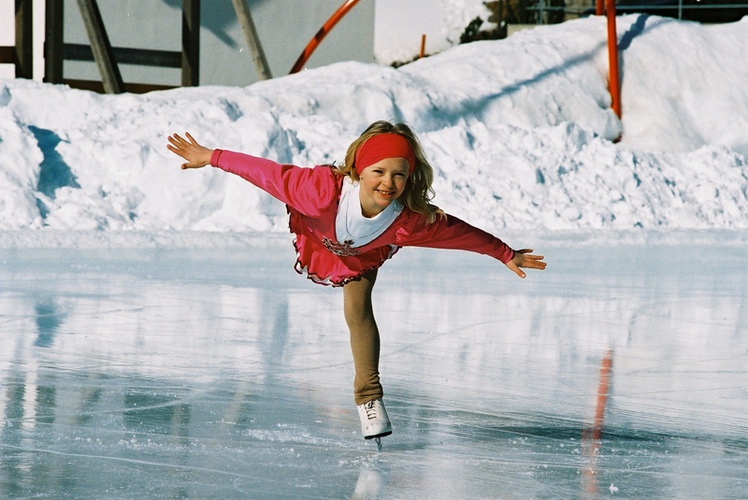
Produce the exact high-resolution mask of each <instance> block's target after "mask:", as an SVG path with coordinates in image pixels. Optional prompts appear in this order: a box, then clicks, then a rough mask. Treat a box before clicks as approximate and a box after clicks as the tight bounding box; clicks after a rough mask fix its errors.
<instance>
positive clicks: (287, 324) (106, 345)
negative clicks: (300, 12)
mask: <svg viewBox="0 0 748 500" xmlns="http://www.w3.org/2000/svg"><path fill="white" fill-rule="evenodd" d="M517 239H518V240H523V241H521V243H524V244H526V243H528V242H527V241H526V240H527V239H528V238H527V235H524V237H521V238H517ZM510 243H513V241H510ZM745 243H746V236H745V235H742V234H741V235H736V234H735V233H724V234H722V233H715V234H704V233H692V234H688V233H684V234H679V235H666V236H663V235H657V234H642V235H639V236H633V237H632V236H630V235H629V236H627V237H620V236H619V235H617V234H616V233H610V235H609V236H607V237H595V238H582V237H579V236H570V237H569V238H566V239H564V238H563V237H554V238H546V239H543V238H541V239H538V240H534V242H533V243H532V246H534V247H535V250H536V251H537V252H538V253H543V254H545V255H546V259H547V261H548V269H547V270H546V271H545V272H542V273H540V272H528V278H527V279H526V280H524V281H522V280H520V279H518V278H516V277H515V276H514V275H513V274H511V273H510V272H509V271H507V270H506V269H505V268H504V266H502V265H501V264H500V263H498V262H496V261H493V260H491V259H489V258H487V257H482V256H476V255H470V254H465V253H458V252H453V251H435V250H420V249H407V248H406V249H403V250H401V251H400V253H399V254H398V255H396V256H395V258H394V259H393V260H392V261H390V262H388V263H386V264H385V266H384V267H383V268H382V270H381V272H380V274H379V279H378V283H377V287H376V289H375V297H374V301H375V311H376V314H377V319H378V322H379V326H380V330H381V332H382V337H383V349H382V362H381V371H382V380H383V383H384V386H385V391H386V396H385V402H386V404H387V407H388V410H389V413H390V417H391V418H392V420H393V426H394V434H393V435H392V436H390V437H388V438H385V439H384V445H383V449H382V451H381V452H379V451H377V447H376V445H375V444H374V443H373V442H367V441H364V440H363V439H362V438H361V433H360V429H359V423H358V416H357V413H356V410H355V407H354V405H353V402H352V393H351V384H352V376H353V373H352V362H351V355H350V350H349V345H348V341H347V330H346V328H345V324H344V321H343V316H342V294H341V292H340V290H338V289H331V288H326V287H322V286H318V285H314V284H312V283H311V282H308V281H307V280H305V279H304V278H302V277H300V276H298V275H297V274H296V273H295V272H294V271H293V270H292V262H293V253H292V248H291V245H290V237H288V236H286V235H283V237H282V238H279V239H278V240H277V241H276V240H275V239H273V240H272V241H271V242H269V243H266V244H261V245H257V246H253V247H247V248H230V249H226V250H217V249H202V250H185V249H177V248H170V249H164V248H161V249H159V248H150V249H130V250H125V249H103V248H100V249H91V250H81V249H10V250H8V249H6V250H0V264H1V267H0V338H1V339H2V349H0V436H1V437H0V453H1V454H2V462H1V464H0V497H2V498H590V499H592V498H607V497H620V498H711V499H716V498H745V497H746V496H747V495H748V252H746V250H745V249H746V245H745Z"/></svg>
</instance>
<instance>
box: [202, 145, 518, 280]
mask: <svg viewBox="0 0 748 500" xmlns="http://www.w3.org/2000/svg"><path fill="white" fill-rule="evenodd" d="M210 164H211V165H212V166H214V167H218V168H220V169H221V170H224V171H226V172H230V173H232V174H236V175H238V176H240V177H242V178H243V179H246V180H247V181H249V182H251V183H252V184H254V185H255V186H257V187H259V188H260V189H262V190H264V191H266V192H267V193H269V194H270V195H272V196H273V197H275V198H277V199H278V200H280V201H282V202H283V203H285V204H286V206H287V208H288V212H289V228H290V230H291V232H292V233H294V234H295V236H296V239H295V241H294V246H295V247H296V253H297V260H296V265H295V266H294V267H295V269H296V271H297V272H299V273H300V274H306V275H307V276H308V278H309V279H311V280H313V281H314V282H316V283H320V284H325V285H333V286H342V285H345V284H346V283H348V282H349V281H353V280H356V279H359V278H360V277H361V275H363V274H364V273H366V272H367V271H369V270H372V269H376V268H378V267H380V266H381V265H382V264H384V262H385V261H386V260H387V259H389V258H390V257H392V256H393V255H394V254H395V252H397V250H398V249H400V247H404V246H416V247H429V248H446V249H454V250H467V251H471V252H476V253H481V254H485V255H489V256H491V257H494V258H495V259H498V260H500V261H501V262H503V263H506V262H508V261H509V260H511V259H512V257H513V256H514V251H513V250H512V249H511V248H509V246H507V245H506V244H505V243H504V242H503V241H501V240H500V239H498V238H496V237H495V236H493V235H491V234H489V233H487V232H485V231H483V230H481V229H478V228H476V227H474V226H471V225H470V224H468V223H466V222H463V221H462V220H460V219H458V218H457V217H454V216H451V215H448V214H447V215H446V216H445V217H437V219H436V221H435V222H433V223H431V224H429V223H428V222H426V220H425V218H424V217H423V216H422V215H421V214H418V213H416V212H413V211H412V210H410V209H408V208H407V207H404V208H403V211H402V212H401V213H400V215H398V216H397V218H396V219H395V220H394V221H393V222H392V224H391V225H390V226H389V227H388V228H387V229H386V230H385V231H384V233H382V234H381V235H380V236H378V237H377V238H375V239H374V240H373V241H371V242H370V243H367V244H365V245H363V246H359V247H353V246H351V244H350V242H345V241H343V242H340V241H338V240H337V237H336V233H335V218H336V216H337V212H338V202H339V200H340V193H341V189H342V183H343V176H341V175H339V174H336V173H335V172H334V171H333V169H332V168H331V167H330V166H329V165H318V166H316V167H313V168H307V167H298V166H294V165H281V164H279V163H276V162H274V161H272V160H268V159H265V158H259V157H256V156H251V155H247V154H243V153H236V152H232V151H225V150H220V149H216V150H215V151H214V152H213V155H212V157H211V160H210Z"/></svg>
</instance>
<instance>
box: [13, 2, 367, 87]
mask: <svg viewBox="0 0 748 500" xmlns="http://www.w3.org/2000/svg"><path fill="white" fill-rule="evenodd" d="M0 2H2V3H3V4H6V3H11V4H12V3H13V0H0ZM34 3H35V5H34V16H35V22H36V23H38V22H39V21H40V20H41V21H42V22H43V16H44V14H43V8H42V9H39V8H38V7H39V6H38V5H37V3H39V4H40V5H41V6H42V7H43V5H44V0H34ZM98 5H99V9H100V11H101V16H102V18H103V20H104V25H105V27H106V30H107V34H108V36H109V40H110V42H111V44H112V46H114V47H129V48H143V49H159V50H172V51H179V50H181V30H182V15H181V11H182V0H98ZM247 5H248V6H249V8H250V11H251V12H252V17H253V19H254V22H255V26H256V28H257V32H258V34H259V37H260V41H261V43H262V45H263V49H264V52H265V55H266V57H267V60H268V64H269V66H270V70H271V72H272V74H273V76H274V77H275V76H282V75H286V74H288V72H289V70H290V69H291V67H292V66H293V64H294V62H295V61H296V59H297V58H298V56H299V54H301V52H302V50H303V49H304V47H305V46H306V44H307V43H308V42H309V40H310V39H311V38H312V37H313V36H314V35H315V33H316V32H317V30H318V29H319V28H320V27H321V26H322V25H323V24H324V22H325V21H326V20H327V19H328V18H329V17H330V16H331V15H332V13H333V12H335V11H336V10H337V9H338V8H339V7H340V6H341V5H342V2H341V0H247ZM8 7H11V6H8ZM11 9H12V7H11ZM11 12H12V10H11ZM200 17H201V31H200V85H232V86H243V85H249V84H251V83H253V82H255V81H257V80H258V79H259V78H258V76H257V74H256V72H255V69H254V64H253V62H252V57H251V54H250V53H249V49H248V48H247V46H246V42H245V39H244V34H243V32H242V30H241V27H240V26H239V23H238V21H237V19H236V13H235V11H234V7H233V4H232V2H231V0H202V3H201V16H200ZM40 18H41V19H40ZM64 30H65V33H64V39H65V43H81V44H88V37H87V35H86V30H85V27H84V25H83V21H82V19H81V15H80V11H79V10H78V3H77V1H76V0H65V15H64ZM35 57H37V56H36V55H35ZM344 60H357V61H364V62H373V61H374V1H367V0H363V1H361V2H359V3H358V4H357V5H356V6H355V7H354V8H353V9H352V10H351V11H350V12H349V13H348V14H347V15H346V16H345V17H344V18H343V19H342V20H341V21H340V22H339V23H338V24H337V25H336V26H335V29H333V30H332V32H331V33H330V34H329V35H328V36H327V37H326V38H325V39H324V41H323V42H322V43H321V44H320V45H319V47H318V49H317V50H316V51H315V52H314V54H313V55H312V57H311V58H310V60H309V62H308V63H307V66H306V67H308V68H313V67H318V66H323V65H326V64H330V63H333V62H337V61H344ZM35 66H36V65H35ZM120 72H121V73H122V78H123V80H124V81H125V82H128V83H151V84H162V85H179V84H180V82H181V70H180V69H177V68H152V67H143V66H132V65H121V66H120ZM63 75H64V77H65V78H70V79H84V80H101V77H100V75H99V73H98V70H97V68H96V65H95V64H94V63H92V62H91V63H88V62H79V61H65V63H64V68H63Z"/></svg>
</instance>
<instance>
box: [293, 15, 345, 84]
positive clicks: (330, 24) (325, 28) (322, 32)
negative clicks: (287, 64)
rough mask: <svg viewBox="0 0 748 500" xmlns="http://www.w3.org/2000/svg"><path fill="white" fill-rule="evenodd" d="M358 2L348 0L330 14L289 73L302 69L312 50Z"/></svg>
mask: <svg viewBox="0 0 748 500" xmlns="http://www.w3.org/2000/svg"><path fill="white" fill-rule="evenodd" d="M358 2H359V0H346V1H345V2H343V5H341V6H340V7H339V8H338V10H336V11H335V13H334V14H333V15H332V16H330V19H328V20H327V21H326V22H325V24H323V25H322V27H321V28H320V29H319V31H317V34H316V35H314V37H313V38H312V39H311V40H309V43H308V44H307V45H306V47H305V48H304V51H303V52H302V53H301V55H300V56H299V58H298V59H297V60H296V63H295V64H294V65H293V68H291V72H290V73H289V75H292V74H294V73H298V72H299V71H301V69H302V68H303V67H304V65H305V64H306V62H307V61H308V60H309V57H311V55H312V52H314V51H315V49H316V48H317V46H318V45H319V44H320V42H321V41H322V39H323V38H325V37H326V36H327V34H328V33H329V32H330V31H331V30H332V29H333V28H334V27H335V25H336V24H338V21H340V19H341V18H342V17H343V16H345V15H346V14H347V13H348V11H349V10H351V9H352V8H353V7H354V6H355V5H356V4H357V3H358Z"/></svg>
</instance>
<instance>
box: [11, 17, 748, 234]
mask: <svg viewBox="0 0 748 500" xmlns="http://www.w3.org/2000/svg"><path fill="white" fill-rule="evenodd" d="M618 31H619V44H620V47H621V55H620V62H621V68H622V104H623V118H622V119H621V120H619V119H618V118H617V117H616V116H615V114H614V113H613V112H612V110H611V109H610V96H609V94H608V90H607V51H606V44H605V40H606V33H605V21H604V19H598V18H587V19H580V20H577V21H572V22H567V23H564V24H562V25H554V26H545V27H538V28H534V29H532V30H527V31H524V32H520V33H518V34H516V35H513V36H512V37H510V38H508V39H506V40H502V41H490V42H477V43H473V44H468V45H462V46H457V47H454V48H452V49H450V50H447V51H444V52H443V53H440V54H437V55H434V56H431V57H428V58H424V59H422V60H419V61H416V62H415V63H412V64H409V65H406V66H403V67H401V68H399V69H393V68H390V67H387V66H381V65H376V64H363V63H357V62H343V63H338V64H334V65H331V66H328V67H324V68H319V69H314V70H307V71H304V72H302V73H300V74H297V75H292V76H288V77H283V78H277V79H274V80H271V81H267V82H261V83H257V84H254V85H251V86H249V87H246V88H233V87H200V88H182V89H175V90H170V91H163V92H154V93H150V94H146V95H131V94H125V95H117V96H111V95H109V96H105V95H97V94H92V93H89V92H85V91H79V90H72V89H69V88H67V87H65V86H59V85H49V84H43V83H39V82H35V81H25V80H4V81H2V82H1V83H0V117H1V118H2V119H1V120H0V189H2V191H3V193H4V196H3V199H2V201H1V202H0V230H1V231H3V233H2V234H3V238H2V241H3V243H0V245H4V246H6V247H8V246H16V245H32V246H45V245H49V246H58V245H60V244H63V245H68V246H75V245H77V244H79V242H80V241H81V235H83V234H90V233H91V232H93V233H94V234H95V235H96V236H95V237H90V236H87V237H84V238H83V240H85V241H88V242H89V243H92V241H91V240H92V239H97V240H99V241H102V242H106V243H105V244H125V245H127V241H139V240H140V239H143V238H144V239H146V240H148V241H153V240H154V239H158V238H162V239H167V240H168V239H169V238H175V239H176V240H178V241H183V240H185V238H187V236H185V235H194V239H193V241H194V242H196V244H197V242H198V241H204V240H206V239H209V238H207V237H205V234H206V233H208V234H212V233H220V234H222V235H223V236H222V237H221V238H219V240H220V241H223V240H224V239H225V238H229V239H231V238H236V237H237V236H231V235H235V234H242V235H248V234H251V235H258V234H269V233H282V232H285V231H286V230H287V229H286V228H287V223H286V218H285V209H284V207H283V206H282V205H281V204H280V203H278V202H276V201H275V200H272V199H270V198H269V197H268V196H267V195H266V194H264V193H261V192H258V191H257V190H256V189H254V188H251V187H249V186H247V185H246V183H245V182H244V181H241V180H240V179H238V178H233V177H232V176H229V175H226V174H225V173H223V172H220V171H216V170H213V169H203V170H201V171H197V172H194V171H193V172H183V171H181V170H180V169H179V168H178V165H179V163H180V161H179V159H178V158H177V157H175V156H173V155H172V154H171V153H169V152H168V151H167V150H166V148H165V144H166V137H167V135H169V134H170V133H172V132H183V131H186V130H189V131H190V132H192V133H193V135H195V136H196V137H197V138H198V140H200V141H201V142H202V143H203V144H205V145H207V146H210V147H221V148H224V149H234V150H240V151H244V152H248V153H251V154H256V155H260V156H267V157H269V158H272V159H274V160H277V161H280V162H288V163H294V164H298V165H303V166H312V165H315V164H319V163H328V162H334V161H337V162H341V161H342V160H343V156H344V152H345V149H346V148H347V146H348V144H349V143H350V141H352V140H353V139H354V138H355V137H357V136H358V134H359V133H360V132H361V131H362V130H363V129H364V128H365V127H366V125H368V124H369V123H370V122H372V121H374V120H378V119H390V120H397V121H405V122H407V123H409V124H410V125H412V126H413V127H414V129H415V130H416V131H417V132H418V133H419V136H420V138H421V140H422V142H423V144H424V146H425V149H426V152H427V155H428V157H429V159H430V161H431V162H432V164H433V165H434V167H435V169H436V174H437V175H436V181H435V185H434V188H435V190H436V193H437V198H436V200H435V201H436V203H437V204H438V205H439V206H441V207H442V208H444V209H445V210H447V211H448V212H450V213H454V214H455V215H458V216H460V217H462V218H464V219H466V220H468V221H469V222H471V223H473V224H475V225H478V226H480V227H482V228H484V229H486V230H488V231H491V232H493V233H496V234H499V235H500V234H502V233H503V232H526V231H535V232H538V233H554V232H560V231H565V232H568V231H571V232H588V233H589V232H594V231H598V230H617V231H621V230H623V231H637V230H640V229H658V230H712V229H718V230H744V229H746V228H748V203H747V202H748V169H747V168H746V155H748V87H746V86H745V85H744V82H745V81H748V66H747V65H745V64H743V58H744V57H743V54H742V53H741V47H744V46H745V45H746V43H747V42H748V20H746V19H744V20H743V21H741V22H738V23H733V24H724V25H713V26H702V25H700V24H696V23H689V22H679V21H676V20H672V19H665V18H659V17H655V16H640V15H630V16H623V17H620V18H619V19H618ZM684 53H687V54H688V57H687V58H684V57H682V56H681V55H682V54H684ZM619 136H620V138H621V140H620V142H617V143H616V142H615V140H616V139H617V138H618V137H619ZM65 235H67V236H65ZM143 235H146V236H143ZM241 237H243V236H240V237H239V238H241ZM112 242H114V243H112Z"/></svg>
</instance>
